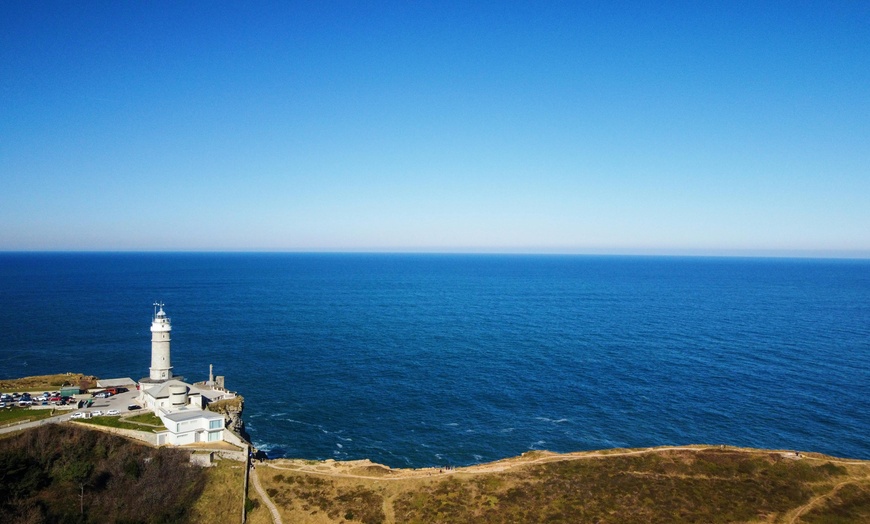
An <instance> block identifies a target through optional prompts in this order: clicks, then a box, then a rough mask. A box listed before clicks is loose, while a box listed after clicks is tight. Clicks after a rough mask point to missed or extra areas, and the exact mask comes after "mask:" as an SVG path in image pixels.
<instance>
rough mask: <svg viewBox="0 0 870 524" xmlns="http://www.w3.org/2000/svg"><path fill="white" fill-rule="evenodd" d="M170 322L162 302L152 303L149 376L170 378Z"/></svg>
mask: <svg viewBox="0 0 870 524" xmlns="http://www.w3.org/2000/svg"><path fill="white" fill-rule="evenodd" d="M171 331H172V322H171V321H170V320H169V317H167V316H166V313H165V312H164V311H163V303H162V302H159V303H158V302H155V303H154V317H153V318H152V320H151V368H150V372H151V373H150V376H149V378H150V379H151V380H154V381H164V380H169V379H171V378H172V362H171V361H170V360H169V333H170V332H171Z"/></svg>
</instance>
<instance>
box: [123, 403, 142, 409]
mask: <svg viewBox="0 0 870 524" xmlns="http://www.w3.org/2000/svg"><path fill="white" fill-rule="evenodd" d="M137 409H142V406H140V405H139V404H130V405H129V406H127V410H128V411H135V410H137Z"/></svg>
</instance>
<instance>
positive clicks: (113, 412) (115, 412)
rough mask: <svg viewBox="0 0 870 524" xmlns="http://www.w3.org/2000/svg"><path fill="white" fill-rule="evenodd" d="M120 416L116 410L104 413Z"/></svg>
mask: <svg viewBox="0 0 870 524" xmlns="http://www.w3.org/2000/svg"><path fill="white" fill-rule="evenodd" d="M120 414H121V412H120V411H118V410H117V409H110V410H109V411H106V415H120Z"/></svg>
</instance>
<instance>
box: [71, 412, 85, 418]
mask: <svg viewBox="0 0 870 524" xmlns="http://www.w3.org/2000/svg"><path fill="white" fill-rule="evenodd" d="M70 418H85V414H84V413H82V412H81V411H76V412H75V413H73V414H72V416H70Z"/></svg>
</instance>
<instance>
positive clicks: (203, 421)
mask: <svg viewBox="0 0 870 524" xmlns="http://www.w3.org/2000/svg"><path fill="white" fill-rule="evenodd" d="M158 308H159V310H158ZM171 331H172V324H171V321H170V319H169V317H167V316H166V313H165V312H164V311H163V304H162V303H155V304H154V316H153V317H152V321H151V368H150V370H149V371H150V373H149V376H148V377H147V378H143V379H142V380H141V381H140V382H139V397H138V400H139V402H140V403H141V404H142V406H143V407H144V408H146V409H149V410H151V411H153V412H154V414H155V415H157V416H158V417H160V420H161V421H162V422H163V425H164V426H166V431H165V432H161V433H158V434H157V443H158V444H170V445H174V446H180V445H184V444H195V443H198V442H203V443H207V442H220V441H223V440H226V438H225V437H227V436H228V435H227V434H226V433H227V430H226V429H225V428H224V426H225V420H224V416H223V415H222V414H220V413H214V412H212V411H207V410H205V409H203V408H205V407H206V406H207V405H208V403H209V402H211V401H212V400H218V399H219V398H223V397H227V396H235V395H234V394H227V393H226V392H221V391H217V390H208V389H206V390H202V389H200V388H198V387H196V386H193V385H191V384H188V383H186V382H183V381H181V380H178V379H174V378H173V374H172V361H171V356H170V352H169V342H170V332H171Z"/></svg>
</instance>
